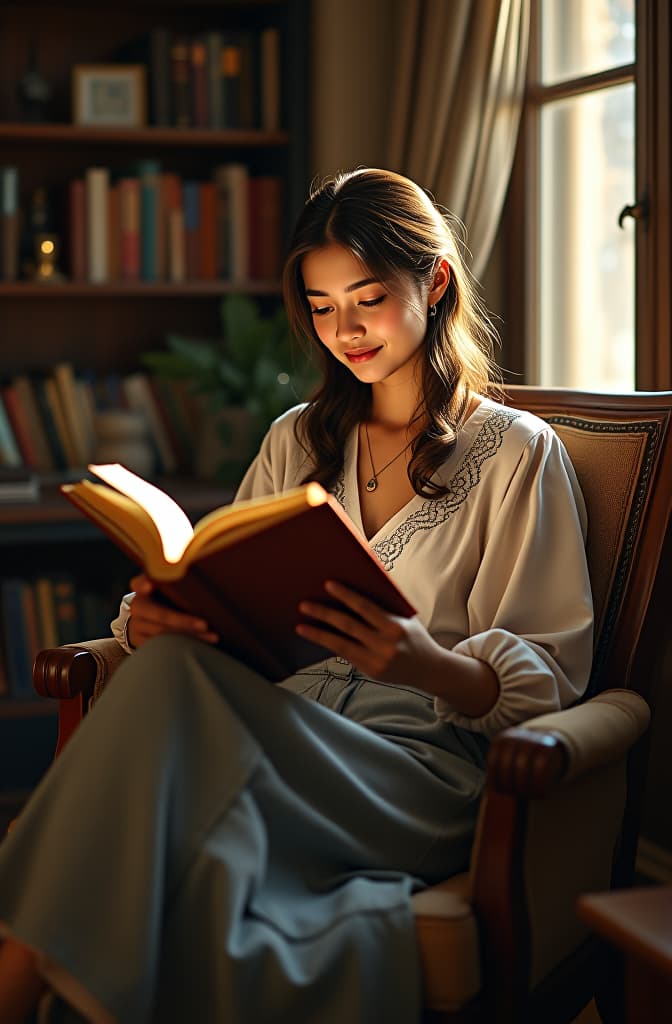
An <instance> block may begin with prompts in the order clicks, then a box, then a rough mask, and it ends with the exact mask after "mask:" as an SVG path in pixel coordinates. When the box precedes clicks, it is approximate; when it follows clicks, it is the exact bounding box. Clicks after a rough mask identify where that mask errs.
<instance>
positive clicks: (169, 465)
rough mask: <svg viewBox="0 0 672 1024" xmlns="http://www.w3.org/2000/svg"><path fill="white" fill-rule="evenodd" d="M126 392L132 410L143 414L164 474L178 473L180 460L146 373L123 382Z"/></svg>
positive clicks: (128, 377)
mask: <svg viewBox="0 0 672 1024" xmlns="http://www.w3.org/2000/svg"><path fill="white" fill-rule="evenodd" d="M123 387H124V392H125V395H126V400H127V402H128V406H129V408H130V409H134V410H135V411H136V412H139V413H141V414H142V416H143V417H144V419H145V422H146V424H147V429H148V431H149V434H150V437H151V439H152V441H153V443H154V446H155V449H156V451H157V453H158V456H159V461H160V469H161V471H162V472H164V473H176V472H177V467H178V460H177V457H176V455H175V452H174V451H173V448H172V445H171V442H170V438H169V436H168V434H167V432H166V429H165V427H164V425H163V421H162V419H161V414H160V412H159V410H158V408H157V406H156V400H155V398H154V395H153V394H152V389H151V387H150V385H149V379H148V376H147V374H145V373H140V372H139V373H131V374H129V375H128V376H127V377H125V378H124V380H123Z"/></svg>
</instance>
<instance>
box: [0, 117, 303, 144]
mask: <svg viewBox="0 0 672 1024" xmlns="http://www.w3.org/2000/svg"><path fill="white" fill-rule="evenodd" d="M2 142H12V143H16V142H29V143H37V144H41V143H46V144H48V145H53V144H54V143H60V144H63V145H72V146H81V145H86V146H90V145H94V146H95V145H101V146H109V145H110V144H111V143H112V144H115V145H128V146H148V145H149V146H165V147H170V146H176V147H180V148H181V147H183V146H206V147H207V146H216V147H219V148H235V147H244V148H256V147H273V146H287V145H288V144H289V134H288V133H287V132H285V131H275V132H263V131H258V130H251V129H249V130H247V129H246V130H227V131H215V130H213V129H212V128H156V127H147V128H93V127H90V126H88V125H77V124H39V123H36V124H33V123H25V124H24V123H22V122H5V123H0V143H2Z"/></svg>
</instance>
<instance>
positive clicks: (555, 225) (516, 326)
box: [503, 0, 672, 391]
mask: <svg viewBox="0 0 672 1024" xmlns="http://www.w3.org/2000/svg"><path fill="white" fill-rule="evenodd" d="M531 7H532V23H531V36H530V56H529V70H528V86H527V93H526V101H525V108H524V115H523V125H522V131H521V139H520V145H519V151H518V157H517V160H516V167H515V170H514V180H513V182H512V188H511V191H510V197H509V200H508V204H507V205H508V210H507V215H506V220H507V223H508V227H507V226H506V225H505V227H504V232H505V233H506V234H507V238H506V241H505V245H506V246H507V251H513V253H516V252H517V253H518V254H519V256H520V259H519V260H515V259H513V260H506V261H505V262H506V272H508V273H509V280H507V281H505V282H504V288H503V294H504V296H505V301H504V303H503V307H504V310H503V311H504V315H505V318H508V320H509V325H510V327H512V328H513V331H514V333H516V334H517V335H518V336H520V337H522V338H523V339H524V352H522V351H519V352H517V353H516V352H515V348H516V340H515V339H512V340H511V341H510V343H509V344H510V347H512V348H513V350H514V357H513V360H512V362H513V364H514V368H515V369H520V371H522V372H523V373H524V379H525V380H527V382H528V383H539V384H544V385H546V386H564V387H578V388H586V389H589V390H597V391H619V390H629V389H632V388H635V387H637V388H641V389H651V390H657V389H661V388H672V345H671V337H670V335H671V322H672V321H671V305H672V302H671V299H670V295H671V293H672V274H671V270H670V266H671V261H670V249H671V241H670V236H671V231H670V227H671V214H670V181H671V160H670V113H669V97H670V79H671V72H670V63H671V61H670V56H671V53H670V50H671V45H670V38H671V33H670V22H671V20H672V13H671V11H670V5H669V3H663V2H661V0H532V4H531ZM619 222H620V223H619ZM521 226H522V228H523V230H520V227H521ZM507 307H508V308H507ZM505 340H506V339H505ZM516 364H517V365H516Z"/></svg>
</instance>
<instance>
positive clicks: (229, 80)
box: [118, 26, 282, 132]
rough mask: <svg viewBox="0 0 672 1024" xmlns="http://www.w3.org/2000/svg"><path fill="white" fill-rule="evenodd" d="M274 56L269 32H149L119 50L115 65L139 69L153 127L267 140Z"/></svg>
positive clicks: (275, 98)
mask: <svg viewBox="0 0 672 1024" xmlns="http://www.w3.org/2000/svg"><path fill="white" fill-rule="evenodd" d="M280 49H281V37H280V31H279V29H278V28H276V27H275V26H265V27H260V28H255V29H252V28H250V29H228V30H206V31H203V32H199V33H180V32H171V31H170V30H169V29H167V28H163V27H157V28H155V29H153V30H152V31H151V32H149V33H148V34H146V35H144V36H142V37H140V38H138V39H135V40H132V41H131V42H130V43H128V44H127V45H125V46H124V47H123V48H122V50H121V51H120V53H119V54H118V59H121V60H123V61H125V62H134V63H141V64H144V65H145V66H146V68H147V74H148V80H149V81H148V84H149V117H150V122H151V123H152V124H154V125H158V126H163V127H177V128H212V129H220V130H227V129H260V130H262V131H268V132H274V131H277V130H278V129H279V128H280V124H281V116H282V114H281V53H280Z"/></svg>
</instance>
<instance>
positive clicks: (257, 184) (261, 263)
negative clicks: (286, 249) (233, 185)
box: [248, 174, 283, 280]
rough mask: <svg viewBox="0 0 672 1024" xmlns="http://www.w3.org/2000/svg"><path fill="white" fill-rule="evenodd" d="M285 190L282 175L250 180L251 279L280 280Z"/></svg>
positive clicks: (258, 177) (269, 175) (261, 176)
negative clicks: (283, 193)
mask: <svg viewBox="0 0 672 1024" xmlns="http://www.w3.org/2000/svg"><path fill="white" fill-rule="evenodd" d="M282 189H283V182H282V178H281V177H280V175H274V174H268V175H259V176H256V177H252V178H250V180H249V197H248V198H249V223H250V253H249V255H250V277H251V278H252V279H253V280H277V279H278V277H279V276H280V272H281V268H282V212H283V211H282Z"/></svg>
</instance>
